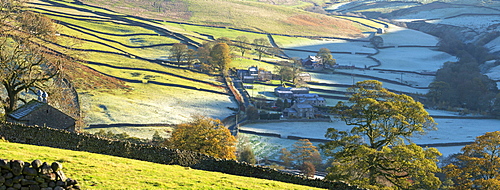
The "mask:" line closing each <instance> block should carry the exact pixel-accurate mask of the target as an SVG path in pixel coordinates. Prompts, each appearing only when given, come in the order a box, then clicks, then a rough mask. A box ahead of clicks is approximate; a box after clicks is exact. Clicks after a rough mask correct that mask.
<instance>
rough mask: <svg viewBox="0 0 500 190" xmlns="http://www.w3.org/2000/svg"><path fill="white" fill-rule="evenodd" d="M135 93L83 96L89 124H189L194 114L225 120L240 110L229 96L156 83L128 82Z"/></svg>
mask: <svg viewBox="0 0 500 190" xmlns="http://www.w3.org/2000/svg"><path fill="white" fill-rule="evenodd" d="M127 85H129V86H130V87H131V88H132V89H133V90H130V91H127V90H112V91H110V92H109V90H108V92H99V91H89V92H84V93H81V95H80V101H81V104H82V109H83V110H84V113H85V116H86V117H85V121H86V122H87V123H89V124H113V123H141V124H148V123H165V124H179V123H183V122H188V121H190V120H191V117H192V116H193V115H204V116H207V117H212V118H217V119H224V118H225V117H227V116H229V115H231V114H232V112H233V111H232V110H230V109H228V107H230V108H236V107H237V105H236V103H235V101H234V100H233V99H232V98H230V97H229V96H227V95H220V94H214V93H209V92H204V91H196V90H190V89H184V88H177V87H169V86H161V85H155V84H141V83H127Z"/></svg>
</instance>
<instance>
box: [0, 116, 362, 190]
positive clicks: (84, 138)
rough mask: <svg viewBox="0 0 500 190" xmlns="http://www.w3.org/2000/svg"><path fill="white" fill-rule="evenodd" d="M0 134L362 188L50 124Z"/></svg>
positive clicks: (0, 129)
mask: <svg viewBox="0 0 500 190" xmlns="http://www.w3.org/2000/svg"><path fill="white" fill-rule="evenodd" d="M0 136H1V137H3V138H5V139H6V140H8V141H11V142H17V143H25V144H33V145H41V146H50V147H55V148H63V149H70V150H77V151H86V152H93V153H99V154H106V155H112V156H120V157H124V158H131V159H136V160H144V161H149V162H155V163H160V164H173V165H180V166H185V167H191V168H194V169H201V170H207V171H217V172H223V173H227V174H233V175H240V176H248V177H256V178H262V179H271V180H276V181H282V182H287V183H294V184H299V185H307V186H312V187H320V188H329V189H338V190H351V189H358V188H357V187H355V186H350V185H347V184H345V183H342V182H332V181H326V180H318V179H315V180H311V179H307V178H304V177H301V176H297V175H293V174H288V173H284V172H280V171H278V170H275V169H269V168H264V167H259V166H254V165H250V164H246V163H242V162H237V161H234V160H222V159H216V158H213V157H210V156H207V155H204V154H200V153H196V152H190V151H184V150H177V149H167V148H163V147H159V146H151V145H139V144H132V143H129V142H123V141H117V140H111V139H106V138H101V137H98V136H95V135H91V134H84V133H73V132H68V131H64V130H59V129H52V128H48V127H37V126H25V125H21V124H12V123H5V122H3V123H2V122H0Z"/></svg>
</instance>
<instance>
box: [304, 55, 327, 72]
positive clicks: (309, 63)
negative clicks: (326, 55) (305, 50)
mask: <svg viewBox="0 0 500 190" xmlns="http://www.w3.org/2000/svg"><path fill="white" fill-rule="evenodd" d="M302 66H303V67H305V68H308V69H322V68H324V64H323V60H322V59H321V58H320V57H318V56H314V55H310V56H308V57H307V58H306V59H302Z"/></svg>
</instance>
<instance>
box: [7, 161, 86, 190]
mask: <svg viewBox="0 0 500 190" xmlns="http://www.w3.org/2000/svg"><path fill="white" fill-rule="evenodd" d="M64 189H69V190H72V189H75V190H76V189H80V186H78V182H77V181H76V180H72V179H70V178H67V177H66V175H64V172H63V171H62V165H61V164H60V163H58V162H54V163H52V164H51V165H49V164H47V162H44V163H42V161H40V160H35V161H33V162H31V163H28V162H23V161H21V160H4V159H0V190H64Z"/></svg>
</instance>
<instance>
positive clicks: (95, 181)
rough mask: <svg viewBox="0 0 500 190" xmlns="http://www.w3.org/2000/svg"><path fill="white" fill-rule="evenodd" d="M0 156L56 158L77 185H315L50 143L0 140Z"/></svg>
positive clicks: (246, 187)
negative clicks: (28, 143) (171, 163)
mask: <svg viewBox="0 0 500 190" xmlns="http://www.w3.org/2000/svg"><path fill="white" fill-rule="evenodd" d="M0 158H2V159H8V160H22V161H25V162H31V161H33V160H35V159H39V160H41V161H42V162H47V163H49V164H50V163H52V162H59V163H61V164H62V165H63V169H62V170H63V171H64V173H65V174H66V176H67V177H69V178H71V179H75V180H77V181H78V183H79V184H78V185H80V186H81V189H88V190H93V189H151V190H156V189H158V190H160V189H242V188H244V189H319V188H314V187H308V186H301V185H295V184H289V183H283V182H277V181H273V180H264V179H257V178H250V177H243V176H236V175H229V174H223V173H219V172H209V171H203V170H195V169H191V168H187V167H182V166H176V165H163V164H156V163H152V162H146V161H139V160H132V159H126V158H121V157H116V156H107V155H101V154H95V153H88V152H81V151H71V150H64V149H56V148H50V147H42V146H34V145H26V144H18V143H8V142H3V141H2V142H0Z"/></svg>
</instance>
